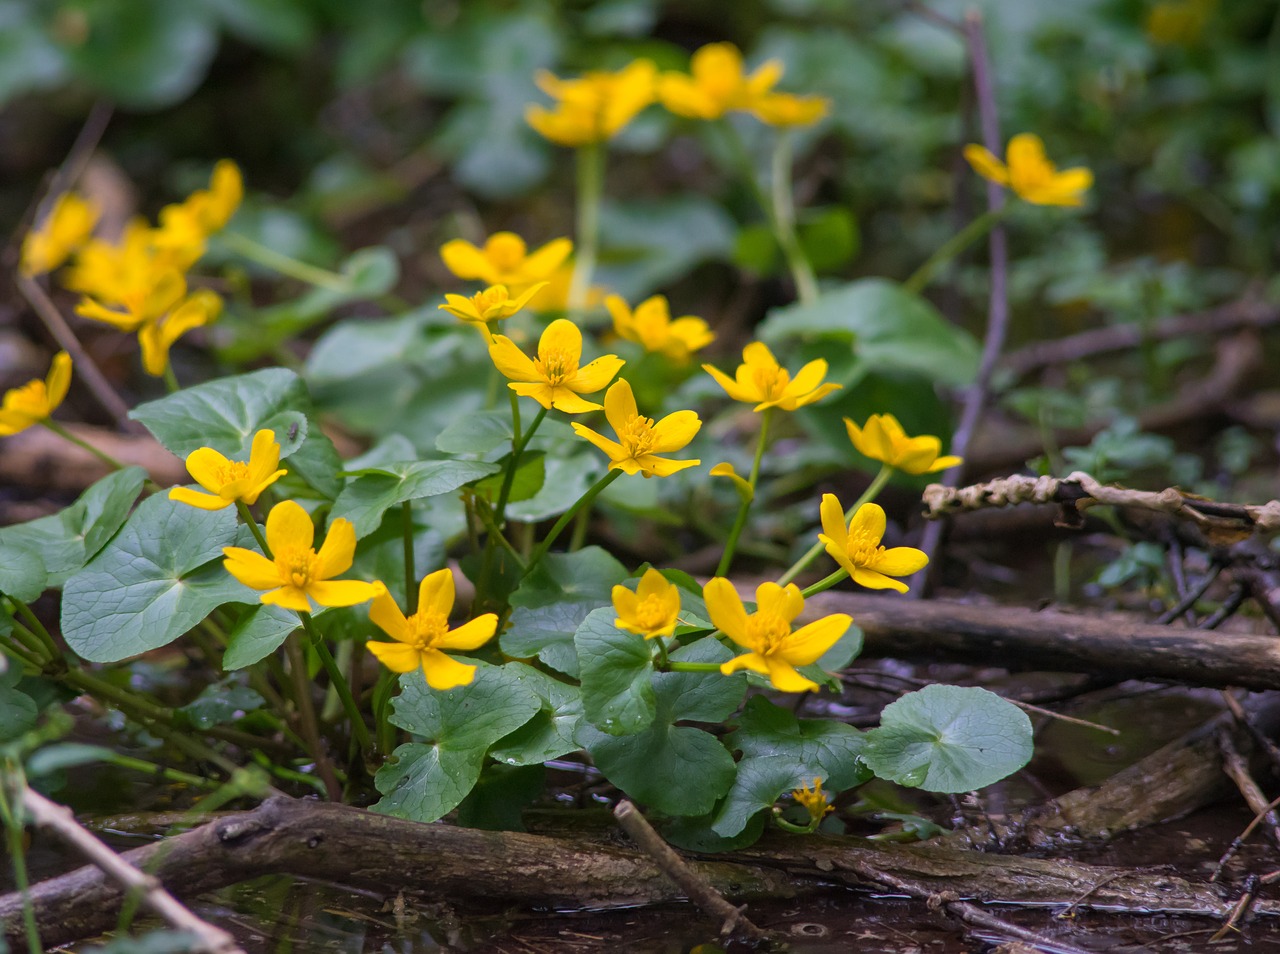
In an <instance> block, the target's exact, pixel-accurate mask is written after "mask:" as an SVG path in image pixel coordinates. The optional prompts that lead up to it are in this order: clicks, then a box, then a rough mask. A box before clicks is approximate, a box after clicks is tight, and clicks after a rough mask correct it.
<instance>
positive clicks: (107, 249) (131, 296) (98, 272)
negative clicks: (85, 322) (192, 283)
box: [65, 221, 187, 331]
mask: <svg viewBox="0 0 1280 954" xmlns="http://www.w3.org/2000/svg"><path fill="white" fill-rule="evenodd" d="M65 284H66V286H67V287H68V288H69V289H71V290H72V291H77V292H80V293H82V294H83V295H84V296H85V297H84V298H83V299H82V300H81V302H80V304H79V305H77V306H76V314H78V315H80V316H81V317H84V318H89V319H92V320H94V321H101V322H105V323H106V324H109V325H111V326H113V327H115V328H118V329H119V330H121V331H137V330H138V329H139V328H141V327H142V325H144V324H145V323H147V322H148V321H153V320H155V319H157V318H159V317H160V316H161V315H163V314H164V313H165V312H167V311H169V310H170V309H172V308H174V307H175V306H176V305H177V304H178V303H179V302H180V301H181V300H182V298H183V297H184V296H185V295H186V293H187V280H186V278H185V277H184V275H183V274H182V270H181V269H178V268H175V267H174V266H173V265H172V264H171V263H169V262H167V261H164V260H163V259H162V258H161V257H160V256H158V255H157V254H156V252H155V248H154V246H153V245H152V230H151V229H150V228H148V227H147V225H146V223H145V222H141V221H134V222H131V223H130V224H129V225H128V227H127V228H126V229H125V232H124V235H123V236H122V237H121V240H120V242H119V243H118V244H113V243H110V242H105V241H102V240H101V239H95V240H93V241H91V242H89V243H88V244H87V245H86V246H85V247H84V248H83V249H81V250H80V254H79V255H77V256H76V260H75V263H74V264H73V265H72V266H71V268H70V270H69V271H68V272H67V276H66V281H65Z"/></svg>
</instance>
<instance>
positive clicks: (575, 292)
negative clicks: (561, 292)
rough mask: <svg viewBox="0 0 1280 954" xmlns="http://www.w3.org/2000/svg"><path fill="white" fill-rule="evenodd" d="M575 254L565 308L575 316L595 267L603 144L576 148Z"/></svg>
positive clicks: (598, 231) (581, 304)
mask: <svg viewBox="0 0 1280 954" xmlns="http://www.w3.org/2000/svg"><path fill="white" fill-rule="evenodd" d="M577 186H578V214H577V222H576V228H575V231H576V232H577V235H576V236H575V238H576V240H577V255H576V256H574V262H573V278H572V279H571V280H570V283H569V297H568V302H567V304H568V312H569V315H570V317H575V318H576V317H577V316H578V315H579V314H580V313H581V312H582V309H583V307H584V306H585V304H586V300H587V289H588V288H590V287H591V275H592V273H593V272H594V271H595V268H596V254H597V251H598V247H599V242H600V200H601V197H602V196H603V195H604V146H603V144H601V143H590V144H588V145H585V146H582V147H580V148H579V149H578V180H577Z"/></svg>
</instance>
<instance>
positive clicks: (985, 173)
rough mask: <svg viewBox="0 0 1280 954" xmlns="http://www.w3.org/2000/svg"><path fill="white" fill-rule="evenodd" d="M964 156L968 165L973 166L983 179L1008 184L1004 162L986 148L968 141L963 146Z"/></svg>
mask: <svg viewBox="0 0 1280 954" xmlns="http://www.w3.org/2000/svg"><path fill="white" fill-rule="evenodd" d="M964 157H965V159H966V160H967V161H968V163H969V165H970V166H972V167H973V171H974V172H976V173H977V174H978V175H980V176H982V178H984V179H989V180H991V181H992V182H994V183H996V184H998V185H1004V186H1007V185H1008V184H1009V170H1008V169H1007V168H1005V164H1004V163H1003V162H1001V161H1000V160H999V159H997V158H996V157H995V156H993V155H992V154H991V153H990V152H989V151H988V150H987V149H985V148H983V147H982V146H979V145H976V144H974V143H970V144H969V145H967V146H965V147H964Z"/></svg>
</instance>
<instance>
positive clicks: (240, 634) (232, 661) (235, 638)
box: [222, 603, 301, 672]
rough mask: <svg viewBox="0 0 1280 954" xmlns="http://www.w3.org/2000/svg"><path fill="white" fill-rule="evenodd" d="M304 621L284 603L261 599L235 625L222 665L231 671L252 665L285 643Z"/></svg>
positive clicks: (230, 634) (223, 655)
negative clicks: (261, 600)
mask: <svg viewBox="0 0 1280 954" xmlns="http://www.w3.org/2000/svg"><path fill="white" fill-rule="evenodd" d="M300 625H301V623H300V622H299V621H298V614H297V613H295V612H294V611H293V610H287V609H284V608H283V607H280V606H267V605H265V604H262V603H258V604H257V605H255V606H250V607H249V608H248V610H247V611H246V612H245V613H244V615H242V616H241V617H240V619H239V620H237V621H236V624H235V625H234V626H232V627H231V632H230V633H229V634H228V639H227V648H226V651H225V652H224V653H223V654H222V668H223V669H225V670H227V671H228V672H230V671H231V670H233V669H243V668H244V667H245V666H252V665H253V664H254V663H256V662H257V661H258V660H259V659H264V658H266V657H267V656H270V655H271V654H272V653H273V652H275V651H276V650H277V649H279V648H280V647H281V646H282V645H284V641H285V640H286V639H288V638H289V634H290V633H292V632H293V631H294V630H295V629H297V628H298V627H299V626H300Z"/></svg>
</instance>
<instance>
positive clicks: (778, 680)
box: [765, 656, 818, 692]
mask: <svg viewBox="0 0 1280 954" xmlns="http://www.w3.org/2000/svg"><path fill="white" fill-rule="evenodd" d="M765 662H766V663H767V664H768V666H769V682H770V684H771V685H772V686H773V688H775V689H777V690H778V691H779V692H816V691H817V689H818V684H817V683H816V682H814V681H813V680H811V679H806V678H805V677H804V676H802V675H800V673H798V672H796V671H795V667H793V666H791V665H790V664H789V663H787V662H786V660H783V659H779V658H778V657H776V656H766V657H765Z"/></svg>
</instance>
